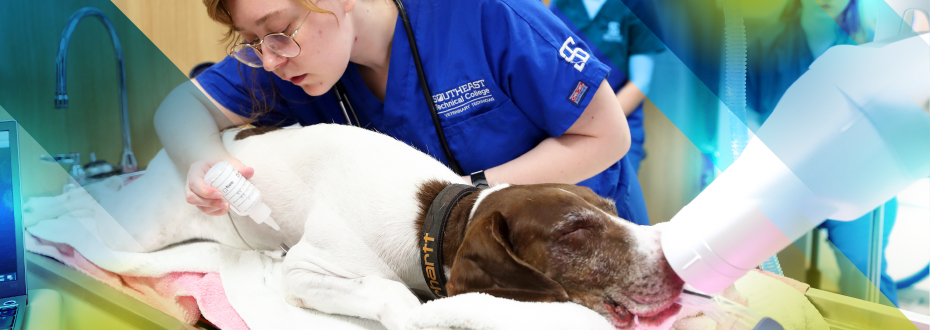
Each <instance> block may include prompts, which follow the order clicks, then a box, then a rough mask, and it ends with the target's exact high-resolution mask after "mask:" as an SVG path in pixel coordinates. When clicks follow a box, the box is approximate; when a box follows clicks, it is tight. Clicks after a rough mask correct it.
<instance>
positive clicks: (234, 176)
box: [203, 162, 281, 230]
mask: <svg viewBox="0 0 930 330" xmlns="http://www.w3.org/2000/svg"><path fill="white" fill-rule="evenodd" d="M203 179H204V181H206V182H207V184H209V185H210V186H212V187H213V188H216V189H217V190H219V191H220V193H222V194H223V199H225V200H226V201H227V202H228V203H229V208H230V209H232V210H233V211H235V212H236V214H238V215H241V216H246V215H248V216H249V217H250V218H252V220H254V221H255V223H258V224H261V223H265V224H267V225H269V226H271V228H274V230H281V227H279V226H278V224H277V223H275V222H274V219H272V218H271V209H270V208H268V205H265V203H263V202H262V193H261V192H260V191H258V189H255V186H253V185H252V183H251V182H249V180H246V179H245V177H243V176H242V174H239V171H237V170H236V169H235V168H234V167H233V166H232V165H230V164H229V163H228V162H219V163H216V165H213V167H211V168H210V171H207V175H205V176H204V178H203Z"/></svg>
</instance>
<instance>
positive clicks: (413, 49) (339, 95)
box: [333, 0, 465, 175]
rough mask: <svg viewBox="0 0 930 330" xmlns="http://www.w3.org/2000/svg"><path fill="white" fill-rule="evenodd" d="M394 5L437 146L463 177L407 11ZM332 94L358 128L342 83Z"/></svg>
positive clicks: (343, 111) (397, 2)
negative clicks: (437, 139) (424, 100)
mask: <svg viewBox="0 0 930 330" xmlns="http://www.w3.org/2000/svg"><path fill="white" fill-rule="evenodd" d="M394 4H395V5H397V11H398V12H399V13H400V18H401V20H402V21H403V22H404V30H406V33H407V41H409V42H410V53H411V54H413V63H414V65H415V66H416V68H417V79H418V80H419V81H420V87H421V89H423V97H424V98H425V99H426V105H427V107H429V111H430V114H431V115H432V116H433V126H435V127H436V135H437V136H438V137H439V144H441V145H442V151H443V152H444V153H445V154H446V159H448V160H449V167H451V168H452V170H453V171H455V173H458V175H465V172H464V171H462V167H461V166H459V163H458V162H457V161H456V160H455V157H452V150H450V149H449V144H448V143H447V142H446V134H445V133H444V132H443V131H442V125H441V124H440V123H439V112H438V111H437V110H436V103H434V102H433V97H432V95H433V94H432V93H430V90H429V85H427V84H426V74H424V73H423V64H422V63H421V62H420V50H419V49H418V48H417V43H416V40H414V38H413V28H412V27H411V26H410V19H409V18H407V11H406V10H404V4H402V3H401V0H394ZM333 94H335V95H336V100H337V101H339V107H341V108H342V113H343V114H344V115H345V117H346V122H348V123H349V125H352V119H350V118H349V113H350V112H351V113H352V118H354V119H355V124H354V125H355V126H360V125H361V123H360V122H359V121H358V116H356V115H355V109H353V108H352V104H351V103H349V96H348V95H347V94H346V88H345V86H343V85H342V82H337V83H336V85H335V86H333Z"/></svg>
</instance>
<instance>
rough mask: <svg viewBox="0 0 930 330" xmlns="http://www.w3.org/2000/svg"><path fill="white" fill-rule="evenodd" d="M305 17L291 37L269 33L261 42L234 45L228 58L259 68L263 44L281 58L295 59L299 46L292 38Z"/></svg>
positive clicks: (261, 64) (308, 14) (298, 52)
mask: <svg viewBox="0 0 930 330" xmlns="http://www.w3.org/2000/svg"><path fill="white" fill-rule="evenodd" d="M307 17H310V13H307V16H304V20H303V21H301V22H300V25H299V26H297V29H296V30H294V33H292V34H291V35H286V34H284V33H283V32H277V33H269V34H266V35H265V37H264V38H262V39H261V40H256V41H252V42H248V41H246V42H243V43H240V44H236V45H234V46H233V47H232V48H230V49H229V56H232V57H234V58H236V59H237V60H239V62H242V63H243V64H245V65H248V66H250V67H253V68H261V67H262V66H263V63H262V44H264V45H265V46H268V49H271V51H272V52H274V53H275V54H278V55H280V56H283V57H296V56H297V55H300V45H299V44H298V43H297V40H294V36H296V35H297V32H300V28H301V27H303V25H304V23H305V22H306V21H307Z"/></svg>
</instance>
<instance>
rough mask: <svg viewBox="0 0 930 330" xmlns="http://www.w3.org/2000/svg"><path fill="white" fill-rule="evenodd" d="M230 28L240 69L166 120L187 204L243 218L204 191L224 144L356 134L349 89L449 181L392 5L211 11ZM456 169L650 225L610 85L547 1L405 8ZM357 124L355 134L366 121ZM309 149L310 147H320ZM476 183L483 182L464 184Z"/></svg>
mask: <svg viewBox="0 0 930 330" xmlns="http://www.w3.org/2000/svg"><path fill="white" fill-rule="evenodd" d="M204 3H205V5H206V7H207V12H208V14H209V15H210V17H211V18H213V19H214V20H215V21H217V22H219V23H222V24H224V25H226V26H227V27H228V28H229V29H230V30H229V36H230V37H231V38H232V39H233V46H232V48H231V53H230V54H231V55H235V57H233V56H230V57H227V58H225V59H224V60H222V61H221V62H219V63H217V64H216V65H214V66H212V67H211V68H210V69H208V70H206V71H204V72H203V73H201V74H200V75H199V76H197V78H196V79H194V80H192V81H191V82H190V83H185V84H182V85H181V86H179V87H178V88H176V89H175V90H174V91H173V92H172V93H171V94H170V95H169V96H168V97H167V98H166V99H165V100H164V102H163V103H162V105H161V106H160V107H159V109H158V111H157V113H156V115H155V124H156V131H157V133H158V135H159V138H160V139H161V141H162V143H163V145H164V146H165V150H166V151H167V152H168V154H169V156H170V157H171V159H172V160H173V161H174V162H175V163H176V165H177V166H179V167H180V168H185V169H190V170H189V173H188V183H187V196H186V197H187V200H188V202H189V203H191V204H193V205H196V206H197V207H198V208H200V210H202V211H203V212H205V213H207V214H210V215H221V214H224V213H226V212H227V211H228V205H226V203H224V201H223V200H222V199H221V198H220V194H219V192H218V191H216V190H215V189H213V188H211V187H209V186H208V185H207V184H205V183H204V180H203V177H204V174H205V173H206V171H207V170H208V169H209V168H210V166H211V165H213V164H215V163H216V162H218V161H221V160H226V161H229V162H230V163H231V164H233V165H234V166H235V167H236V168H237V169H238V170H239V171H240V172H241V173H242V174H243V175H244V176H246V177H250V176H251V175H252V174H253V173H254V170H253V169H251V168H249V167H247V165H248V164H242V163H241V162H240V161H238V160H236V159H233V158H232V157H231V156H230V155H229V153H228V152H227V151H226V150H225V148H224V147H223V145H222V143H221V141H220V138H219V134H217V132H218V131H219V130H221V129H224V128H226V127H229V126H232V125H245V124H248V123H252V124H255V125H259V126H286V125H293V124H300V125H303V126H307V125H313V124H317V123H332V122H337V123H344V122H345V117H344V115H343V113H342V110H341V108H340V106H339V104H338V103H337V101H336V98H335V96H334V95H333V93H332V92H331V90H332V88H333V86H334V84H336V83H337V82H341V83H342V84H344V86H345V88H346V90H347V94H348V99H349V102H350V103H351V105H352V107H353V108H354V109H355V111H356V112H357V117H358V121H359V123H360V126H361V127H364V128H368V129H372V130H376V131H378V132H382V133H384V134H387V135H389V136H392V137H394V138H396V139H398V140H401V141H404V142H405V143H407V144H409V145H411V146H413V147H415V148H417V149H418V150H421V151H424V152H426V153H428V154H430V155H431V156H433V157H434V158H436V159H438V160H439V161H441V162H443V163H445V164H447V165H448V160H447V159H446V156H445V154H444V153H443V152H442V148H441V146H440V144H439V141H438V138H437V136H436V130H435V127H434V125H433V122H432V117H431V114H430V111H429V110H428V108H427V104H426V101H425V100H424V97H423V91H422V89H421V86H420V83H419V81H418V79H417V72H416V69H415V67H414V63H413V57H412V55H411V50H410V47H409V44H408V39H407V34H406V33H405V28H404V25H403V24H402V22H401V20H400V18H399V15H398V9H397V8H396V7H395V3H394V2H393V1H390V0H313V1H307V0H205V1H204ZM404 6H405V7H406V11H407V14H408V16H409V18H410V23H411V25H412V28H413V33H414V35H415V39H416V42H417V45H418V46H419V54H420V57H421V59H422V64H423V69H424V72H425V75H426V82H427V83H428V85H429V88H430V90H431V94H432V99H433V101H435V103H436V106H437V108H438V112H439V117H440V122H441V124H442V127H443V131H444V132H445V135H446V138H447V140H448V144H449V147H450V149H451V150H452V154H453V156H454V157H455V158H456V160H458V162H459V164H460V165H461V167H462V168H463V170H464V172H465V173H473V172H476V171H484V173H485V175H486V177H487V179H488V181H489V182H491V184H492V185H493V184H495V183H513V184H531V183H544V182H560V183H571V184H579V185H583V186H587V187H590V188H591V189H592V190H594V192H596V193H598V194H599V195H601V196H604V197H609V198H611V199H613V200H614V201H616V204H617V209H618V211H619V216H620V217H622V218H624V219H626V220H629V221H631V222H634V223H637V224H641V225H648V224H649V219H648V216H647V214H646V209H645V203H644V201H643V197H642V191H641V189H640V186H639V182H638V180H637V179H636V175H635V172H634V170H633V168H632V166H631V165H630V163H629V162H628V161H627V160H625V159H622V157H623V156H624V155H625V154H626V152H627V150H628V149H629V145H630V132H629V128H628V126H627V121H626V117H625V116H624V115H623V109H622V108H621V105H620V104H619V102H618V101H617V97H616V95H615V94H614V93H613V90H611V88H610V86H609V85H608V83H607V82H606V80H605V79H606V78H607V76H608V73H609V69H608V67H607V66H606V65H604V64H602V63H601V62H600V60H598V59H597V58H595V57H594V56H591V55H590V54H591V52H592V50H591V48H590V47H589V46H588V45H586V44H585V43H584V42H582V41H581V40H582V39H581V38H580V37H579V36H578V35H576V34H574V33H572V32H571V31H570V30H569V29H568V28H566V27H565V25H564V24H562V23H561V22H560V21H559V19H558V18H556V17H555V16H554V15H553V14H552V13H551V12H549V10H548V9H547V8H546V7H545V5H543V4H542V3H541V2H539V1H538V0H475V1H464V0H451V1H420V0H415V1H404ZM353 120H354V119H353ZM309 142H310V141H308V143H309ZM463 178H464V179H465V180H466V181H469V177H468V176H465V177H463Z"/></svg>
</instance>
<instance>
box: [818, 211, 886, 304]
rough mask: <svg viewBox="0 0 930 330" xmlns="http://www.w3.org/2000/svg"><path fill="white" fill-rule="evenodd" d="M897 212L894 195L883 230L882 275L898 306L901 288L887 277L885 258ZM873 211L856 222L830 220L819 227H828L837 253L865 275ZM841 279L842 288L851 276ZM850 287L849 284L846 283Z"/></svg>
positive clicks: (882, 280)
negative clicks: (896, 287) (899, 289)
mask: <svg viewBox="0 0 930 330" xmlns="http://www.w3.org/2000/svg"><path fill="white" fill-rule="evenodd" d="M897 214H898V199H897V198H893V199H891V200H890V201H888V202H887V203H885V215H884V228H883V230H882V237H883V238H882V278H881V287H880V289H881V291H882V293H883V294H884V295H885V297H887V298H888V300H891V302H892V303H894V304H895V306H897V305H898V291H897V289H895V282H894V280H893V279H892V278H891V276H888V261H887V260H886V259H885V248H887V247H888V235H889V234H891V228H892V227H894V222H895V217H896V216H897ZM871 219H872V213H871V212H870V213H869V214H866V215H864V216H862V217H861V218H859V219H856V220H853V221H835V220H827V221H825V222H824V223H822V224H820V226H818V228H821V229H826V230H827V237H828V238H829V239H830V242H832V243H833V245H835V246H836V248H837V249H838V251H835V252H836V253H837V254H839V253H842V254H843V255H845V256H846V258H848V259H849V261H850V262H852V264H853V265H855V266H856V268H858V269H859V271H860V272H862V274H868V264H869V230H870V228H871V225H872V223H871ZM843 278H844V279H841V280H840V287H844V286H846V285H844V283H843V282H846V281H847V280H846V279H849V278H850V276H844V277H843ZM847 287H848V286H847Z"/></svg>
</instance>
